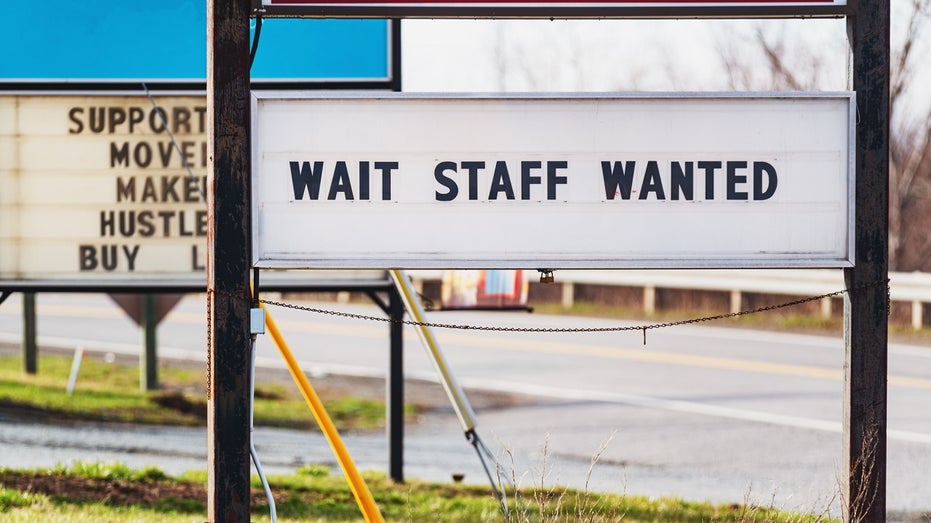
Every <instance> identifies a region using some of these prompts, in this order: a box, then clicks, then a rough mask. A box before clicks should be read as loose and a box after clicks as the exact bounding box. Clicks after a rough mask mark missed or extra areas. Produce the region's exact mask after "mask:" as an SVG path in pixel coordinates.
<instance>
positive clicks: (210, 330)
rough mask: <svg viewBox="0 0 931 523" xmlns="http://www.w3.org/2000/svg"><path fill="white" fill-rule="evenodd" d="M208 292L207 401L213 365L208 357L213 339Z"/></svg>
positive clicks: (208, 295)
mask: <svg viewBox="0 0 931 523" xmlns="http://www.w3.org/2000/svg"><path fill="white" fill-rule="evenodd" d="M211 301H213V300H212V299H211V296H210V294H209V293H208V294H207V401H210V386H211V385H213V383H212V382H211V381H210V380H211V374H212V373H211V368H212V367H213V362H212V361H211V359H210V348H211V347H212V343H211V342H212V341H213V317H212V316H213V315H212V314H211V309H212V306H211V304H210V302H211Z"/></svg>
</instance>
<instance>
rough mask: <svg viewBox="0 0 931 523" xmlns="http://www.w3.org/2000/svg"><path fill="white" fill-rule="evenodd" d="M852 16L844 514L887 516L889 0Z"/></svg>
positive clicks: (867, 0)
mask: <svg viewBox="0 0 931 523" xmlns="http://www.w3.org/2000/svg"><path fill="white" fill-rule="evenodd" d="M855 6H856V12H855V13H854V14H852V15H851V16H849V17H848V18H847V33H848V38H849V40H850V47H851V53H852V71H851V73H852V75H851V79H850V80H851V84H852V88H853V89H854V90H855V91H856V93H857V120H858V121H857V131H856V141H857V144H856V145H857V147H856V173H857V182H856V219H855V222H856V247H855V248H856V265H855V266H854V267H853V268H851V269H846V270H845V271H844V278H845V280H846V284H847V289H848V290H849V291H850V292H849V293H848V294H847V298H846V299H845V301H844V339H845V346H846V365H845V366H844V368H845V378H844V385H845V387H844V389H845V390H844V445H843V449H844V465H845V469H846V472H847V481H846V482H844V484H843V492H842V496H843V500H842V501H843V503H844V512H845V513H844V519H845V520H846V521H857V522H859V521H869V522H877V521H885V520H886V423H887V422H886V418H887V412H886V411H887V407H886V401H887V400H886V385H887V380H886V372H887V367H888V364H887V356H888V339H887V335H888V327H889V324H888V321H889V319H888V294H887V286H886V280H887V278H888V252H889V203H888V202H889V11H890V10H889V0H859V1H858V2H856V3H855Z"/></svg>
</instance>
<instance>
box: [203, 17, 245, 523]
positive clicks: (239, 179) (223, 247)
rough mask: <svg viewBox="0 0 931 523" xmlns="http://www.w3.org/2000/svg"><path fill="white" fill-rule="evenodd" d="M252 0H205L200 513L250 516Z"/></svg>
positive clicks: (219, 517) (214, 517)
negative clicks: (203, 479) (203, 475)
mask: <svg viewBox="0 0 931 523" xmlns="http://www.w3.org/2000/svg"><path fill="white" fill-rule="evenodd" d="M251 4H252V1H251V0H225V1H220V0H208V1H207V114H208V125H207V129H208V131H207V132H208V139H207V144H208V158H209V160H208V161H209V166H208V173H209V176H210V181H209V183H208V193H207V220H208V231H207V243H208V247H207V306H208V310H207V316H208V318H207V320H208V322H209V324H208V325H209V326H208V338H207V371H208V383H207V394H208V403H207V405H208V408H207V459H208V468H207V481H208V485H207V498H208V499H207V516H208V518H209V520H210V521H211V522H221V521H222V522H242V523H246V522H248V521H249V510H250V500H249V442H250V434H249V392H250V391H249V377H250V373H251V358H252V346H251V343H250V342H251V339H250V331H249V309H250V292H249V277H250V274H249V272H250V260H249V253H250V252H251V242H250V234H251V227H250V223H251V216H250V212H249V208H250V207H249V198H250V191H249V173H250V156H249V155H250V105H249V14H250V8H251Z"/></svg>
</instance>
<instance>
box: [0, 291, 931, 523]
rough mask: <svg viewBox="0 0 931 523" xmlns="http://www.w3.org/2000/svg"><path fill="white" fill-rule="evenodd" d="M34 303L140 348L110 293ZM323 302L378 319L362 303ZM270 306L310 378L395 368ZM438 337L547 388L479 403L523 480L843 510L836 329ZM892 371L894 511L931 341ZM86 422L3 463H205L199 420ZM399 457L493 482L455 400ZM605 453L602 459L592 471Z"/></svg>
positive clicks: (7, 312)
mask: <svg viewBox="0 0 931 523" xmlns="http://www.w3.org/2000/svg"><path fill="white" fill-rule="evenodd" d="M38 303H39V337H40V342H41V343H42V344H43V345H50V346H52V345H58V346H64V347H73V346H76V345H83V346H85V347H87V348H89V349H99V350H106V351H112V352H129V353H138V350H139V349H138V340H139V336H140V335H139V331H138V329H137V328H136V327H135V325H134V324H133V323H132V322H131V321H130V320H128V319H126V318H125V316H124V315H123V313H122V312H121V311H120V310H119V309H117V308H116V307H115V306H113V305H111V303H110V302H109V300H108V299H107V298H106V297H103V296H95V295H40V296H39V298H38ZM20 307H21V306H20V304H19V302H18V299H17V298H16V297H13V298H11V299H10V300H8V302H7V303H5V304H3V305H2V306H0V342H2V341H8V342H10V341H12V342H15V341H17V340H18V339H19V336H20V328H21V327H20V323H21V320H20V310H21V308H20ZM323 307H328V308H334V309H339V310H344V311H351V312H361V313H365V314H374V315H381V313H380V311H378V310H377V309H375V308H374V307H371V306H366V305H349V304H341V305H336V304H327V305H323ZM272 313H273V315H274V317H275V318H276V320H277V322H278V324H279V326H280V327H281V329H282V331H283V332H284V334H285V337H286V338H287V339H288V341H289V344H290V345H291V346H292V349H293V350H294V351H295V353H296V355H297V357H298V359H299V360H301V361H302V366H303V367H304V368H305V370H307V371H308V372H310V373H312V374H313V373H321V372H331V373H337V372H340V373H351V374H360V375H376V376H383V375H384V372H385V367H386V362H387V351H386V349H387V339H386V334H387V329H388V327H387V325H384V324H377V323H373V322H365V321H360V320H353V319H347V318H337V317H331V316H322V315H319V314H313V313H309V312H304V311H296V310H290V309H281V308H273V309H272ZM204 317H205V311H204V298H203V296H202V295H201V296H191V297H188V298H186V299H185V300H184V301H182V303H181V304H180V305H179V307H178V308H176V309H175V310H174V311H173V312H172V313H171V314H169V316H168V317H167V318H166V320H165V322H164V323H163V324H162V326H161V327H160V330H159V341H160V345H161V349H160V351H161V354H163V355H166V356H168V355H170V356H178V357H189V358H194V359H199V360H203V359H204V357H205V349H204V347H205V338H206V329H205V320H204ZM431 319H434V320H437V321H443V322H450V323H453V322H455V323H473V324H481V325H489V324H493V325H519V326H546V327H567V326H572V327H575V326H582V325H586V326H588V325H592V326H601V325H617V324H619V323H618V322H613V321H606V320H594V319H581V318H566V317H557V316H544V315H536V314H534V315H527V314H519V313H508V314H503V313H496V314H491V313H478V312H461V313H451V312H444V313H433V314H432V316H431ZM437 336H438V338H439V340H440V343H441V344H442V348H443V351H444V353H445V354H446V356H447V358H448V360H449V363H450V366H451V368H452V370H453V371H454V373H455V375H456V376H457V377H458V379H459V381H460V383H461V384H462V385H463V386H464V387H466V388H483V389H491V390H499V391H506V392H514V393H523V394H529V395H533V396H534V397H535V398H536V401H533V402H531V403H528V404H524V405H521V406H517V407H513V408H507V409H501V410H492V411H482V410H479V411H478V412H477V418H478V423H479V426H478V432H479V434H480V435H482V437H483V439H484V440H485V441H486V442H487V443H488V444H489V446H490V447H492V448H493V449H495V451H496V452H498V453H499V455H500V457H501V461H502V462H503V463H505V464H506V467H505V469H506V470H507V473H508V474H511V472H513V473H514V475H515V476H516V477H517V478H518V480H519V481H520V482H522V483H523V484H528V483H539V482H540V481H541V479H544V478H545V479H544V481H545V482H546V483H547V484H553V483H561V484H569V485H572V486H578V487H584V486H585V485H586V484H588V487H589V488H591V489H594V490H608V491H624V492H628V493H634V494H646V495H676V496H681V497H684V498H690V499H707V500H711V501H721V502H740V501H744V500H745V499H746V498H748V497H749V498H750V499H753V500H756V501H758V502H764V503H774V504H775V505H776V506H778V507H780V508H791V509H801V510H809V511H819V510H822V509H823V508H824V507H827V506H831V507H832V509H831V510H832V512H834V513H837V510H838V507H839V502H838V500H837V499H836V492H837V482H838V481H837V478H838V477H839V474H840V470H841V466H842V461H841V453H840V447H841V434H840V430H841V428H840V427H841V425H840V419H841V410H842V391H843V381H842V368H843V362H844V356H843V343H842V340H841V339H840V336H839V335H838V336H837V337H836V338H829V337H814V336H801V335H790V334H778V333H763V332H754V331H744V330H733V329H723V328H715V327H709V326H701V327H676V328H670V329H664V330H658V331H650V332H649V334H648V340H647V341H648V343H647V345H645V346H644V345H643V344H642V341H643V340H642V335H641V333H639V332H627V333H611V334H515V333H480V332H464V331H450V330H438V331H437ZM405 339H406V343H407V345H406V348H405V364H406V369H407V374H408V375H409V376H411V377H429V378H433V377H434V376H435V373H434V372H433V371H432V368H431V365H430V362H429V360H428V359H427V358H426V357H425V356H424V351H422V350H421V349H420V346H419V342H418V341H417V337H416V335H415V334H414V332H413V331H408V332H406V333H405ZM258 362H259V364H260V365H270V366H280V365H281V364H280V361H279V358H278V356H277V352H276V351H275V349H274V347H273V346H272V345H271V342H270V340H269V339H267V337H260V340H259V346H258ZM889 367H890V378H889V382H890V385H889V448H888V453H889V464H888V475H889V483H888V496H887V497H888V507H889V510H890V511H892V512H894V513H905V512H907V513H911V514H918V513H921V512H931V485H929V484H928V482H926V475H927V470H931V350H929V349H927V348H922V347H909V346H901V345H892V346H891V347H890V362H889ZM81 430H82V431H86V432H80V431H75V430H71V431H70V435H65V436H61V437H58V436H49V437H48V438H44V437H43V436H42V434H48V433H49V432H50V429H49V428H48V427H45V426H11V425H10V424H8V423H3V424H0V442H2V444H3V446H4V448H5V451H4V453H3V457H2V458H0V464H3V465H7V464H15V465H20V464H22V463H21V461H29V460H40V459H43V460H46V461H48V460H50V459H52V458H53V457H54V458H55V459H62V456H67V455H73V454H75V453H79V454H88V453H97V452H106V451H107V449H110V450H112V451H114V452H115V453H116V454H117V455H119V456H121V457H120V458H119V459H121V460H123V461H126V462H129V463H131V464H142V463H140V462H142V461H143V460H144V459H147V458H148V459H150V461H148V462H153V461H152V460H154V462H156V463H159V464H160V465H163V466H164V464H165V463H176V465H177V467H179V468H180V469H181V470H184V469H188V468H202V467H203V463H204V461H203V460H204V455H205V444H204V441H205V433H204V431H203V430H202V429H201V430H198V429H184V430H174V429H173V430H170V431H168V432H165V431H164V429H133V433H132V435H131V437H127V435H126V434H125V433H124V432H120V431H118V432H112V429H110V428H106V427H91V428H86V429H81ZM147 435H151V436H147ZM56 438H57V439H56ZM45 439H48V440H51V441H50V442H48V444H41V445H38V446H39V447H41V448H43V449H44V450H42V451H39V450H37V447H36V445H37V444H36V442H37V441H44V440H45ZM87 442H90V443H87ZM256 442H257V446H258V447H259V451H260V453H262V455H263V456H264V457H263V460H264V461H265V462H267V463H266V464H267V466H268V467H269V468H272V469H274V470H279V469H289V468H293V466H295V465H296V464H299V463H303V462H317V461H323V462H332V458H331V457H330V455H329V451H328V449H327V448H326V445H325V443H324V442H323V441H322V438H320V437H318V436H315V435H312V434H301V433H294V432H291V431H275V430H259V431H257V432H256ZM347 445H348V446H349V449H350V451H351V452H352V453H353V456H354V458H355V460H356V461H357V463H358V464H359V465H360V467H361V468H384V466H385V457H384V456H385V441H384V438H383V437H382V436H381V435H350V436H349V437H348V438H347ZM602 446H604V449H603V451H599V449H600V448H601V447H602ZM544 447H545V449H546V450H544ZM17 449H20V450H21V451H19V452H7V450H17ZM30 449H31V452H30ZM599 452H600V454H599ZM405 453H406V454H405V458H406V469H405V470H406V473H407V475H408V476H409V477H423V478H426V479H443V480H445V479H447V478H449V475H450V474H451V473H453V472H464V473H466V475H467V478H469V479H470V480H472V481H476V482H481V481H482V473H481V469H480V467H479V463H478V460H477V459H476V457H475V454H474V452H473V450H472V449H471V447H469V446H468V445H467V444H466V442H465V441H464V438H463V435H462V430H461V429H460V428H459V426H458V423H457V422H456V419H455V417H454V416H453V415H452V413H451V412H450V413H449V414H448V415H447V416H442V415H440V416H433V417H430V418H429V419H428V420H427V421H426V422H425V423H424V424H422V425H419V426H417V427H414V428H411V429H409V430H408V434H407V440H406V445H405ZM596 454H598V455H599V462H598V464H597V465H595V466H594V468H592V467H591V464H590V462H591V459H592V457H593V456H594V455H596ZM512 457H513V465H511V464H510V460H511V458H512ZM83 459H89V458H88V457H87V456H84V458H83ZM166 468H167V469H168V470H169V471H171V470H172V468H171V467H170V466H169V467H166ZM541 469H545V470H541ZM589 473H590V475H589Z"/></svg>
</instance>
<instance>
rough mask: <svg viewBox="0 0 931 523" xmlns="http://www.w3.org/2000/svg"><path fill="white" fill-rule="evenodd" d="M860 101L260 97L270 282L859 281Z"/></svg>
mask: <svg viewBox="0 0 931 523" xmlns="http://www.w3.org/2000/svg"><path fill="white" fill-rule="evenodd" d="M853 114H854V104H853V94H852V93H835V94H773V95H738V94H702V95H694V96H678V95H669V96H650V97H645V96H624V95H619V96H585V95H567V96H550V97H545V98H539V97H534V98H531V97H523V96H481V95H476V96H467V97H456V98H452V97H443V96H429V95H405V94H396V95H385V96H377V97H376V96H370V95H359V96H354V97H352V96H351V97H346V96H345V95H343V96H336V95H327V94H321V93H302V94H295V93H293V92H290V93H262V94H254V95H253V160H252V165H253V186H252V191H253V192H252V202H253V234H254V238H253V263H254V265H255V266H257V267H269V268H409V269H417V268H512V269H521V268H523V269H538V268H713V267H732V268H746V267H779V268H783V267H849V266H851V264H852V260H853V252H852V251H853V234H854V231H853V203H852V202H853V200H852V198H853V160H852V154H853V150H854V149H853Z"/></svg>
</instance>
